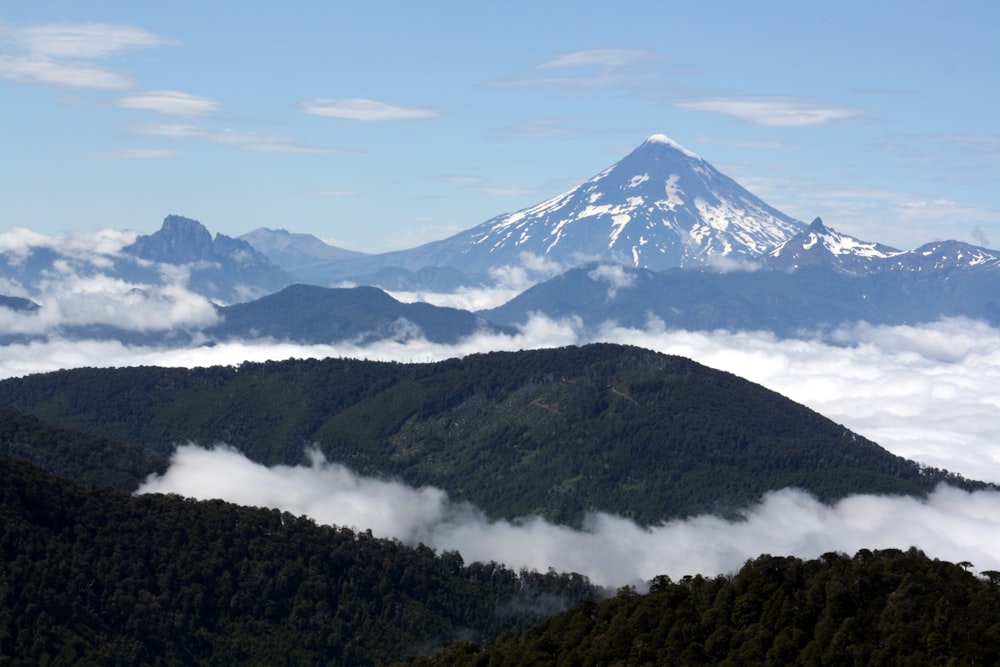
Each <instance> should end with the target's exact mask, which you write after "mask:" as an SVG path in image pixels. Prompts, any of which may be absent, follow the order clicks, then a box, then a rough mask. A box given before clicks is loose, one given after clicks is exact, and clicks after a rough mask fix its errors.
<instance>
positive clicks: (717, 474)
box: [0, 344, 986, 525]
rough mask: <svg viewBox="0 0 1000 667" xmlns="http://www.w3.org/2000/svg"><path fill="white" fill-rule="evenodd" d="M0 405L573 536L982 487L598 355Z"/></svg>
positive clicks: (762, 392)
mask: <svg viewBox="0 0 1000 667" xmlns="http://www.w3.org/2000/svg"><path fill="white" fill-rule="evenodd" d="M0 407H3V408H7V409H10V410H15V411H18V412H21V413H24V414H29V415H32V416H34V417H36V418H37V419H40V420H42V421H44V422H46V423H49V424H52V425H57V426H59V427H61V428H66V429H74V430H76V431H79V432H81V433H86V434H88V435H91V436H95V437H101V438H106V439H110V440H113V441H116V442H118V443H122V446H124V447H131V448H135V447H139V448H142V449H144V450H145V451H146V452H147V455H148V456H149V459H148V461H147V463H148V466H149V471H152V470H153V468H154V467H156V466H159V465H161V464H162V459H163V457H166V456H168V455H169V454H170V452H171V451H172V450H173V448H174V446H175V445H176V444H177V443H184V442H188V441H191V442H195V443H199V444H202V445H204V446H210V445H213V444H216V443H219V442H225V443H228V444H230V445H232V446H234V447H236V448H238V449H239V450H241V451H242V452H244V453H245V454H246V455H248V456H249V457H250V458H252V459H253V460H255V461H258V462H261V463H265V464H269V465H273V464H277V463H284V464H294V463H299V462H302V461H303V456H304V451H305V449H306V448H307V447H308V446H311V445H313V444H316V445H317V446H318V447H319V449H320V450H321V451H322V452H323V453H324V454H325V455H326V456H327V458H328V459H329V460H332V461H336V462H339V463H343V464H345V465H347V466H349V467H350V468H352V469H353V470H355V471H356V472H359V473H361V474H364V475H369V476H390V477H396V478H399V479H401V480H402V481H404V482H406V483H407V484H409V485H411V486H424V485H433V486H436V487H438V488H441V489H444V490H445V491H447V492H448V494H449V496H450V497H451V498H452V500H455V501H459V502H461V501H469V502H471V503H473V504H475V505H476V506H478V507H480V508H482V509H483V510H484V511H485V512H486V513H487V514H488V515H489V516H490V517H491V518H508V519H509V518H515V517H519V516H525V515H534V514H537V515H541V516H544V517H546V518H547V519H549V520H552V521H557V522H561V523H566V524H571V525H580V522H581V520H582V519H583V517H584V516H585V514H586V513H587V512H588V511H590V510H602V511H606V512H611V513H615V514H618V515H622V516H625V517H629V518H632V519H634V520H636V521H638V522H640V523H643V524H652V523H656V522H659V521H662V520H664V519H669V518H674V517H682V516H688V515H693V514H700V513H704V512H713V513H717V514H732V513H734V512H735V511H737V510H739V509H741V508H743V507H746V506H747V505H748V504H750V503H752V502H754V501H757V500H759V499H760V498H761V497H762V495H763V494H764V493H766V492H767V491H770V490H774V489H779V488H785V487H798V488H802V489H805V490H807V491H809V492H811V493H813V494H814V495H816V496H817V497H818V498H819V499H821V500H824V501H833V500H836V499H839V498H842V497H845V496H847V495H850V494H854V493H881V494H909V495H922V494H926V493H928V492H929V491H930V490H932V489H933V488H934V487H935V486H936V485H937V484H938V483H940V482H942V481H947V482H949V483H951V484H953V485H955V486H959V487H962V488H966V489H972V488H982V487H984V486H986V485H984V484H980V483H976V482H973V481H970V480H965V479H962V478H960V477H958V476H954V475H949V474H947V473H946V472H945V471H941V470H934V469H926V468H922V467H921V466H919V465H917V464H916V463H913V462H910V461H907V460H905V459H902V458H900V457H898V456H894V455H892V454H890V453H889V452H887V451H885V450H884V449H882V448H881V447H879V446H878V445H876V444H875V443H873V442H871V441H868V440H866V439H865V438H863V437H861V436H859V435H857V434H854V433H852V432H850V431H849V430H847V429H846V428H844V427H843V426H841V425H839V424H836V423H834V422H832V421H831V420H829V419H826V418H825V417H823V416H821V415H819V414H817V413H816V412H813V411H812V410H809V409H807V408H805V407H804V406H801V405H799V404H796V403H794V402H793V401H791V400H789V399H787V398H785V397H783V396H781V395H779V394H777V393H775V392H772V391H770V390H767V389H765V388H764V387H761V386H760V385H757V384H754V383H751V382H748V381H746V380H743V379H741V378H739V377H737V376H735V375H732V374H730V373H724V372H721V371H717V370H713V369H710V368H707V367H705V366H702V365H700V364H698V363H696V362H694V361H691V360H688V359H684V358H681V357H675V356H667V355H663V354H658V353H655V352H650V351H647V350H643V349H639V348H633V347H626V346H619V345H610V344H595V345H587V346H583V347H567V348H560V349H550V350H532V351H521V352H493V353H489V354H477V355H470V356H468V357H465V358H463V359H453V360H449V361H443V362H438V363H424V364H399V363H385V362H376V361H361V360H351V359H324V360H291V361H282V362H266V363H244V364H241V365H240V366H238V367H212V368H198V369H190V370H189V369H178V368H155V367H143V368H119V369H93V368H91V369H78V370H65V371H58V372H54V373H47V374H40V375H32V376H28V377H24V378H15V379H9V380H5V381H2V382H0ZM36 454H38V455H37V456H36V457H35V458H34V460H38V461H39V462H40V463H42V464H43V465H45V464H46V463H45V457H44V456H42V455H41V454H40V453H37V452H36ZM140 458H141V457H140ZM139 462H140V463H141V460H140V461H139ZM134 464H135V461H133V462H124V461H123V462H122V464H121V465H122V466H125V467H126V468H127V471H126V472H123V473H122V474H123V475H125V474H132V475H134V474H135V472H136V468H135V467H134ZM49 469H50V470H51V469H53V468H49ZM54 471H55V472H64V471H60V470H54ZM75 478H77V479H80V480H81V481H91V480H88V479H86V478H83V477H78V476H75Z"/></svg>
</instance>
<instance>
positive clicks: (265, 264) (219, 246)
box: [120, 215, 294, 303]
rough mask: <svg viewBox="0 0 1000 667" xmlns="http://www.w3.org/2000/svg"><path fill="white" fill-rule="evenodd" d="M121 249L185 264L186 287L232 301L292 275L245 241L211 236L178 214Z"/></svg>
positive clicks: (273, 287)
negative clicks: (154, 230)
mask: <svg viewBox="0 0 1000 667" xmlns="http://www.w3.org/2000/svg"><path fill="white" fill-rule="evenodd" d="M122 253H123V254H124V255H126V256H131V257H135V258H137V259H139V260H145V261H146V262H155V263H157V264H162V265H168V266H174V267H178V268H184V269H185V270H186V271H187V273H188V278H187V281H186V284H187V287H188V288H189V289H191V290H192V291H195V292H197V293H199V294H202V295H204V296H207V297H209V298H212V299H218V300H222V301H225V302H230V303H232V302H240V301H245V300H248V299H253V298H257V297H260V296H262V295H264V294H268V293H270V292H273V291H275V290H278V289H281V288H282V287H285V286H286V285H289V284H291V283H292V282H294V278H293V277H292V276H291V274H289V273H288V272H286V271H284V270H283V269H281V268H279V267H278V266H276V265H275V264H273V263H272V262H271V261H270V260H269V259H268V258H267V257H265V256H264V255H262V254H261V253H259V252H257V251H256V250H255V249H254V248H253V246H251V245H250V244H249V243H247V242H246V241H242V240H240V239H234V238H231V237H229V236H226V235H224V234H216V235H215V237H214V238H213V237H212V235H211V233H210V232H209V231H208V229H206V228H205V226H204V225H202V224H201V223H200V222H198V221H197V220H191V219H190V218H185V217H182V216H179V215H168V216H167V217H166V218H164V220H163V225H162V226H161V227H160V229H159V231H157V232H155V233H153V234H150V235H147V236H140V237H138V238H137V239H136V240H135V242H134V243H132V244H131V245H129V246H126V247H125V248H123V249H122ZM125 268H127V265H123V266H122V267H120V270H121V269H125Z"/></svg>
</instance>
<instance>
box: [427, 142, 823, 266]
mask: <svg viewBox="0 0 1000 667" xmlns="http://www.w3.org/2000/svg"><path fill="white" fill-rule="evenodd" d="M805 229H806V225H805V224H804V223H802V222H800V221H798V220H795V219H793V218H790V217H788V216H787V215H784V214H783V213H781V212H780V211H778V210H776V209H774V208H772V207H771V206H768V205H767V204H766V203H764V202H763V201H762V200H760V199H759V198H758V197H756V196H754V195H753V194H751V193H750V192H748V191H747V190H745V189H744V188H743V187H741V186H740V185H739V184H737V183H736V182H735V181H733V180H732V179H731V178H729V177H728V176H725V175H724V174H722V173H720V172H719V171H718V170H717V169H715V167H713V166H712V165H711V164H709V163H708V162H706V161H705V160H703V159H702V158H700V157H698V156H697V155H695V154H694V153H692V152H691V151H688V150H686V149H684V148H683V147H682V146H680V145H679V144H677V143H676V142H674V141H672V140H671V139H669V138H668V137H666V136H665V135H662V134H656V135H653V136H652V137H650V138H649V139H647V140H646V141H645V142H643V143H642V144H641V145H640V146H639V147H638V148H636V149H635V150H634V151H632V152H631V153H630V154H629V155H627V156H626V157H625V158H624V159H622V160H621V161H620V162H618V163H616V164H614V165H612V166H611V167H609V168H607V169H605V170H604V171H602V172H601V173H599V174H598V175H596V176H594V177H593V178H591V179H590V180H588V181H586V182H584V183H582V184H581V185H578V186H577V187H575V188H573V189H572V190H570V191H568V192H566V193H563V194H561V195H558V196H556V197H553V198H551V199H549V200H547V201H544V202H542V203H540V204H537V205H535V206H532V207H530V208H526V209H524V210H521V211H517V212H516V213H508V214H504V215H500V216H497V217H495V218H493V219H491V220H487V221H486V222H484V223H482V224H480V225H478V226H476V227H473V228H472V229H469V230H467V231H465V232H462V233H460V234H457V235H456V236H453V237H451V238H449V239H445V240H443V241H439V242H437V243H434V244H429V246H425V248H428V249H429V248H430V247H431V246H433V247H435V249H436V250H437V251H439V252H440V251H444V252H443V255H446V256H447V257H444V256H442V257H441V259H443V260H445V261H444V263H446V264H449V265H453V266H456V267H457V268H460V269H463V270H476V269H478V270H480V271H481V270H482V267H484V266H490V265H494V266H495V265H498V264H507V263H516V261H517V258H518V257H519V256H520V255H521V254H523V253H525V252H528V253H532V254H535V255H539V256H545V257H547V258H549V259H552V260H555V261H557V262H559V263H560V264H562V265H564V266H566V265H569V266H572V265H576V264H580V263H581V262H585V261H593V260H614V261H617V262H620V263H624V264H628V265H632V266H636V267H642V268H648V269H654V270H657V269H665V268H671V267H678V266H681V267H684V266H700V265H704V264H709V263H712V262H713V261H715V260H717V259H719V258H724V259H730V260H752V259H755V258H758V257H760V256H762V255H764V254H765V253H766V252H768V251H769V250H771V249H772V248H774V247H775V246H776V245H778V244H780V243H782V242H784V241H786V240H788V239H790V238H791V237H793V236H794V235H796V234H798V233H799V232H801V231H803V230H805Z"/></svg>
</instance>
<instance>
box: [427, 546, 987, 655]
mask: <svg viewBox="0 0 1000 667" xmlns="http://www.w3.org/2000/svg"><path fill="white" fill-rule="evenodd" d="M971 565H972V564H971V563H961V564H957V565H956V564H952V563H947V562H944V561H940V560H937V559H931V558H928V557H927V556H926V555H925V554H923V553H922V552H921V551H919V550H917V549H915V548H912V547H911V548H910V549H908V550H906V551H902V550H898V549H887V550H881V551H869V550H867V549H864V550H861V551H859V552H858V553H857V554H855V555H854V556H853V557H850V556H847V555H845V554H840V553H827V554H824V555H823V556H822V557H821V558H818V559H816V560H801V559H799V558H792V557H775V556H770V555H764V556H761V557H759V558H756V559H753V560H750V561H748V562H747V563H746V564H745V565H744V566H743V568H742V569H741V570H740V571H739V572H737V573H735V574H734V575H723V576H718V577H714V578H709V577H703V576H700V575H695V576H687V577H684V578H683V579H681V580H679V581H671V580H670V579H669V578H668V577H662V576H661V577H657V578H656V579H655V580H654V581H653V583H652V586H651V589H650V592H649V593H648V594H646V595H637V594H636V593H635V591H634V590H630V589H628V588H624V589H621V590H620V591H619V593H618V595H617V596H616V597H614V598H612V599H607V600H601V601H596V602H595V601H584V602H582V603H581V604H580V605H578V606H577V607H575V608H574V609H572V610H569V611H566V612H563V613H560V614H557V615H554V616H552V617H551V618H548V619H546V620H544V621H541V622H540V623H538V624H537V625H536V626H534V627H532V628H530V629H529V630H528V631H527V632H524V633H521V634H517V633H508V634H506V635H504V636H503V637H501V638H500V639H499V640H497V641H496V642H495V643H493V644H492V645H490V646H489V647H487V648H485V649H482V648H480V647H478V646H476V645H475V644H473V643H471V642H455V643H452V644H451V645H449V646H448V647H446V648H445V649H444V650H443V651H442V652H441V653H438V654H435V655H431V656H421V657H417V658H414V659H412V660H411V661H410V662H409V663H408V664H410V665H417V666H429V665H455V666H470V667H471V666H475V667H487V666H489V667H508V666H509V667H522V666H524V665H573V666H574V667H577V666H586V665H636V666H644V665H650V666H652V665H719V666H721V667H748V666H755V665H804V666H815V667H821V666H822V667H828V666H841V665H843V666H845V667H850V666H854V665H893V666H912V667H928V666H933V665H995V664H998V662H1000V572H995V571H988V572H985V573H983V577H979V576H977V575H975V574H973V573H971V572H969V571H967V570H966V568H968V567H971Z"/></svg>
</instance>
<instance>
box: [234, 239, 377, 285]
mask: <svg viewBox="0 0 1000 667" xmlns="http://www.w3.org/2000/svg"><path fill="white" fill-rule="evenodd" d="M239 239H240V240H241V241H246V242H247V243H249V244H250V245H252V246H253V247H254V249H255V250H256V251H257V252H259V253H261V254H262V255H264V256H265V257H267V258H268V259H269V260H271V261H272V262H273V263H274V264H276V265H277V266H280V267H281V268H282V269H284V270H285V271H287V272H288V273H290V274H292V275H294V276H295V277H296V278H298V279H299V280H303V281H306V282H310V281H313V280H315V279H316V277H315V276H313V269H314V268H315V267H317V266H322V265H324V264H326V263H328V262H339V261H342V260H345V259H352V258H358V257H364V256H365V253H363V252H357V251H354V250H345V249H344V248H338V247H336V246H332V245H329V244H328V243H325V242H324V241H322V240H321V239H319V238H317V237H315V236H313V235H312V234H301V233H292V232H289V231H288V230H286V229H268V228H266V227H259V228H257V229H255V230H253V231H252V232H248V233H246V234H243V235H242V236H240V237H239Z"/></svg>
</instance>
